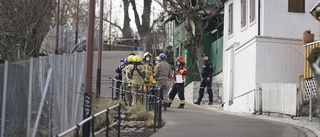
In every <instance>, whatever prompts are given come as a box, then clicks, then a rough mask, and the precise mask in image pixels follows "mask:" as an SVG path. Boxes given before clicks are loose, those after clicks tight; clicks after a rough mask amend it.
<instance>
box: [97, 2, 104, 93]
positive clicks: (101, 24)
mask: <svg viewBox="0 0 320 137" xmlns="http://www.w3.org/2000/svg"><path fill="white" fill-rule="evenodd" d="M103 4H104V0H100V18H99V42H98V66H97V87H96V88H97V94H96V97H97V98H99V97H100V93H101V92H100V91H101V90H100V89H101V54H102V37H103V31H102V30H103Z"/></svg>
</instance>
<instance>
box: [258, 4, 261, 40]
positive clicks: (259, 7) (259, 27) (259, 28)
mask: <svg viewBox="0 0 320 137" xmlns="http://www.w3.org/2000/svg"><path fill="white" fill-rule="evenodd" d="M260 3H261V0H258V36H260V30H261V26H260V22H261V20H260V18H261V17H260V12H261V11H260V9H261V5H260Z"/></svg>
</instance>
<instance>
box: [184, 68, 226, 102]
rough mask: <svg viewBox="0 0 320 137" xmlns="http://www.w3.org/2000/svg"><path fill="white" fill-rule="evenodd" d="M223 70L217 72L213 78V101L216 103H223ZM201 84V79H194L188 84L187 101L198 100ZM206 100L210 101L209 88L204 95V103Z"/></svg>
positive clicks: (186, 89) (186, 90)
mask: <svg viewBox="0 0 320 137" xmlns="http://www.w3.org/2000/svg"><path fill="white" fill-rule="evenodd" d="M222 78H223V76H222V72H221V73H219V74H217V75H216V76H214V77H213V79H212V92H213V101H214V102H216V103H221V102H222V100H221V98H222V95H223V94H222ZM199 86H200V81H193V82H191V83H190V84H188V85H187V86H186V87H185V88H184V89H185V98H186V100H187V101H192V102H193V101H197V99H198V96H199V93H198V92H199ZM204 102H209V98H208V92H207V90H205V91H204V96H203V98H202V104H203V103H204Z"/></svg>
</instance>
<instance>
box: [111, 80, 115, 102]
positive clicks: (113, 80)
mask: <svg viewBox="0 0 320 137" xmlns="http://www.w3.org/2000/svg"><path fill="white" fill-rule="evenodd" d="M113 90H114V79H112V88H111V93H112V94H111V100H113V92H114V91H113Z"/></svg>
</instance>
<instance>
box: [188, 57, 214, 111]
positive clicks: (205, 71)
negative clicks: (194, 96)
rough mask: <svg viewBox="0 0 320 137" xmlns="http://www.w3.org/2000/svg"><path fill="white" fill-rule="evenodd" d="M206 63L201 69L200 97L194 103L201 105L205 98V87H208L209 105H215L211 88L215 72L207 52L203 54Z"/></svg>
mask: <svg viewBox="0 0 320 137" xmlns="http://www.w3.org/2000/svg"><path fill="white" fill-rule="evenodd" d="M201 57H202V59H203V61H204V64H203V66H202V71H201V77H202V80H201V83H200V89H199V97H198V100H197V101H196V102H193V103H194V104H197V105H200V103H201V100H202V98H203V94H204V89H205V88H206V87H207V92H208V95H209V103H208V105H213V93H212V89H211V85H212V73H213V67H212V64H211V62H210V61H209V60H208V58H209V57H208V55H207V54H202V55H201Z"/></svg>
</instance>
